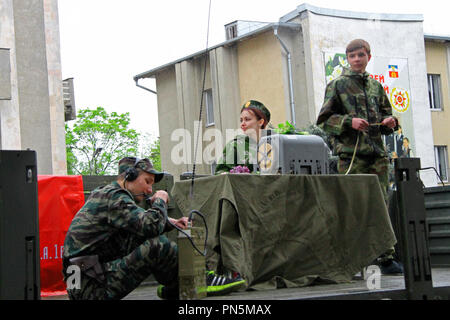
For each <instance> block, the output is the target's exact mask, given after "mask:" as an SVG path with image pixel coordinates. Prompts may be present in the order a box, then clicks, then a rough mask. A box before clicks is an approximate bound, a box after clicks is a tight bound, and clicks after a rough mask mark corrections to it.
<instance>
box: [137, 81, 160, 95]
mask: <svg viewBox="0 0 450 320" xmlns="http://www.w3.org/2000/svg"><path fill="white" fill-rule="evenodd" d="M139 79H140V78H134V81H136V86H137V87H139V88H141V89H144V90H147V91H150V92H151V93H154V94H157V93H156V91H153V90H152V89H149V88H147V87H144V86H141V85H140V84H139V83H138V81H139Z"/></svg>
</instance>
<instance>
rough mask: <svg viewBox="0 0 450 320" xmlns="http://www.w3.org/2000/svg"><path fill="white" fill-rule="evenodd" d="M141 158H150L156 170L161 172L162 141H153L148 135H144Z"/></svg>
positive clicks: (141, 142)
mask: <svg viewBox="0 0 450 320" xmlns="http://www.w3.org/2000/svg"><path fill="white" fill-rule="evenodd" d="M140 149H141V151H140V157H141V158H148V159H149V160H150V161H151V162H152V164H153V167H154V168H155V170H157V171H161V170H162V168H161V151H160V140H159V138H157V139H156V140H153V139H152V136H151V135H149V134H148V133H146V134H143V135H142V136H141V140H140Z"/></svg>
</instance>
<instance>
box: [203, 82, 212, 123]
mask: <svg viewBox="0 0 450 320" xmlns="http://www.w3.org/2000/svg"><path fill="white" fill-rule="evenodd" d="M204 96H205V106H206V126H207V127H208V126H212V125H214V104H213V96H212V89H208V90H205V92H204Z"/></svg>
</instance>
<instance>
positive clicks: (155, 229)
mask: <svg viewBox="0 0 450 320" xmlns="http://www.w3.org/2000/svg"><path fill="white" fill-rule="evenodd" d="M166 214H167V204H166V203H165V202H164V201H163V200H162V199H159V198H157V199H156V200H155V201H154V203H153V205H152V208H151V209H149V210H147V211H146V210H144V209H142V208H141V207H139V206H137V205H136V203H135V202H134V200H133V196H132V195H131V194H130V193H129V192H128V191H127V190H125V189H122V188H121V187H120V185H119V184H118V183H117V182H112V183H110V184H109V185H106V186H103V187H99V188H97V189H95V190H94V191H92V193H91V195H90V197H89V199H88V200H87V201H86V203H85V205H84V206H83V207H82V208H81V209H80V211H78V213H77V214H76V215H75V217H74V218H73V220H72V223H71V224H70V227H69V230H68V231H67V234H66V238H65V241H64V258H71V257H75V256H83V255H95V254H97V255H99V257H100V261H110V260H113V259H117V258H118V257H120V256H121V254H122V253H123V252H122V251H123V250H122V248H123V247H124V245H126V244H125V242H126V240H127V239H130V237H129V235H130V234H132V235H135V236H136V237H138V238H142V239H147V238H153V237H157V236H158V235H160V234H161V233H163V232H164V231H167V229H168V227H167V228H166V220H165V216H167V215H166Z"/></svg>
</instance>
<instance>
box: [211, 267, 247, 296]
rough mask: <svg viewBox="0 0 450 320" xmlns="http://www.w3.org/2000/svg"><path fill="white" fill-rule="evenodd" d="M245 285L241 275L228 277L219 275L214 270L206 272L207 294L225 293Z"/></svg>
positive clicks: (218, 294)
mask: <svg viewBox="0 0 450 320" xmlns="http://www.w3.org/2000/svg"><path fill="white" fill-rule="evenodd" d="M243 287H245V280H244V279H242V277H240V276H239V277H236V278H229V277H225V276H219V275H217V274H215V272H214V271H207V273H206V294H207V295H208V296H220V295H225V294H228V293H230V292H233V291H237V290H239V289H241V288H243Z"/></svg>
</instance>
